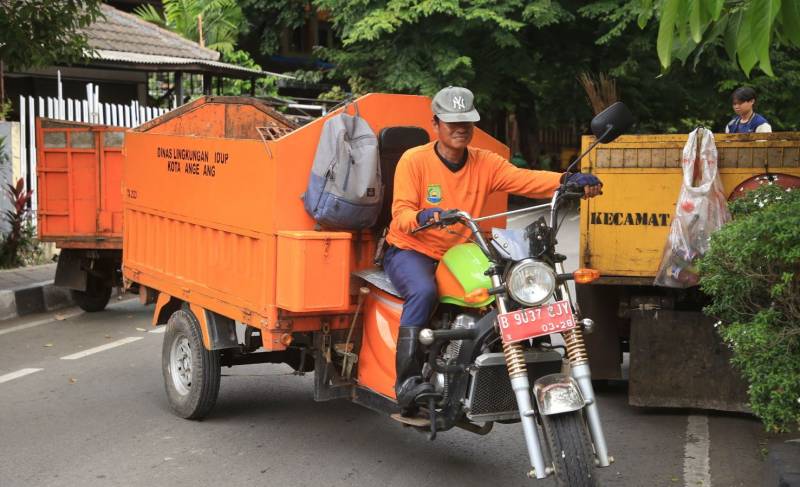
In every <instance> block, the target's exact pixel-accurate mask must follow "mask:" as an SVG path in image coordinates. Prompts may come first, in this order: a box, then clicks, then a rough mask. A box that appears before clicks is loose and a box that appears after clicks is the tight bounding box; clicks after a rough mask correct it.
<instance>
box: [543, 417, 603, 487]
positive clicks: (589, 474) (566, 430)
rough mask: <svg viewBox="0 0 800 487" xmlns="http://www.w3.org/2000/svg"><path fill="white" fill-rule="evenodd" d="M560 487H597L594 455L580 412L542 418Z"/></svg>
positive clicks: (557, 482)
mask: <svg viewBox="0 0 800 487" xmlns="http://www.w3.org/2000/svg"><path fill="white" fill-rule="evenodd" d="M542 425H543V426H544V432H545V436H546V437H547V445H548V447H549V448H550V455H551V457H552V459H553V467H554V468H555V472H554V473H555V478H556V485H558V486H559V487H597V486H598V485H599V484H598V482H597V478H596V477H595V468H594V452H593V449H592V442H591V440H590V439H589V432H588V431H587V430H586V423H584V421H583V415H582V414H581V412H580V411H573V412H570V413H563V414H556V415H553V416H542Z"/></svg>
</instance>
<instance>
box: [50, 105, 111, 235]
mask: <svg viewBox="0 0 800 487" xmlns="http://www.w3.org/2000/svg"><path fill="white" fill-rule="evenodd" d="M124 130H125V129H123V128H120V127H109V126H105V125H91V124H81V123H74V122H62V121H56V120H49V119H41V118H38V119H36V143H37V147H38V149H37V174H36V175H37V177H38V195H36V197H37V198H38V226H37V228H38V232H39V239H40V240H42V241H45V242H55V243H56V245H57V246H58V247H61V248H81V249H120V248H122V195H121V193H120V185H121V178H122V164H123V155H122V146H123V140H124Z"/></svg>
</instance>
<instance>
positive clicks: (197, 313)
mask: <svg viewBox="0 0 800 487" xmlns="http://www.w3.org/2000/svg"><path fill="white" fill-rule="evenodd" d="M189 310H190V311H191V312H192V314H193V315H194V317H195V318H196V319H197V323H199V324H200V334H201V335H202V336H203V346H204V347H206V349H209V350H210V349H211V339H210V338H209V337H208V320H206V310H204V309H203V308H202V307H201V306H198V305H196V304H194V303H190V304H189Z"/></svg>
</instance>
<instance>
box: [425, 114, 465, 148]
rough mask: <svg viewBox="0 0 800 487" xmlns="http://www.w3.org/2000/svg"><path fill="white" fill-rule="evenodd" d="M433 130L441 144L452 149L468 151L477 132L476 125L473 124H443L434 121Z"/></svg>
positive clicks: (439, 121)
mask: <svg viewBox="0 0 800 487" xmlns="http://www.w3.org/2000/svg"><path fill="white" fill-rule="evenodd" d="M433 130H434V131H435V132H436V134H437V136H438V138H439V142H441V143H442V144H443V145H444V146H445V147H449V148H451V149H459V150H460V149H466V147H467V145H468V144H469V143H470V142H471V141H472V135H473V132H474V131H475V124H474V123H472V122H451V123H448V122H442V121H441V120H438V121H437V120H434V121H433Z"/></svg>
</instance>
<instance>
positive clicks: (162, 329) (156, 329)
mask: <svg viewBox="0 0 800 487" xmlns="http://www.w3.org/2000/svg"><path fill="white" fill-rule="evenodd" d="M165 331H167V326H166V325H164V326H159V327H158V328H153V329H152V330H150V331H148V332H147V333H164V332H165Z"/></svg>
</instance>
